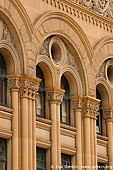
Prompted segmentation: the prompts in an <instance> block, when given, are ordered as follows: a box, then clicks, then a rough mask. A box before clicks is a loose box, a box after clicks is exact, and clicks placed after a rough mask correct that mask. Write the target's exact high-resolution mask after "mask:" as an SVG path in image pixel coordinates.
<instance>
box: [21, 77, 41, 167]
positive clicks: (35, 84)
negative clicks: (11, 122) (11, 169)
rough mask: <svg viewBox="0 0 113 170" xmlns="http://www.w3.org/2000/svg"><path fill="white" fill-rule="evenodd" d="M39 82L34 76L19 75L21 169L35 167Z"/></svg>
mask: <svg viewBox="0 0 113 170" xmlns="http://www.w3.org/2000/svg"><path fill="white" fill-rule="evenodd" d="M39 82H40V79H38V78H35V77H31V76H26V75H23V76H21V77H20V90H21V129H22V143H21V146H22V160H21V163H22V170H31V169H34V170H35V169H36V163H35V162H36V136H35V135H36V134H35V128H36V126H35V125H36V120H35V118H36V117H35V114H36V113H35V98H36V93H37V91H38V88H39ZM34 154H35V155H34ZM34 159H35V160H34ZM34 165H35V167H34Z"/></svg>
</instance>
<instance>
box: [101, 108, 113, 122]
mask: <svg viewBox="0 0 113 170" xmlns="http://www.w3.org/2000/svg"><path fill="white" fill-rule="evenodd" d="M102 110H103V118H104V119H106V120H107V121H108V120H109V121H113V106H108V107H103V108H102Z"/></svg>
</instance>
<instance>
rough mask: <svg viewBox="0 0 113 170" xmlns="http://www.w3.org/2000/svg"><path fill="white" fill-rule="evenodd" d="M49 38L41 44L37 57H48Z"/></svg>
mask: <svg viewBox="0 0 113 170" xmlns="http://www.w3.org/2000/svg"><path fill="white" fill-rule="evenodd" d="M50 39H51V37H48V38H47V39H46V40H45V41H44V42H43V44H42V46H41V48H40V51H39V55H44V56H49V42H50Z"/></svg>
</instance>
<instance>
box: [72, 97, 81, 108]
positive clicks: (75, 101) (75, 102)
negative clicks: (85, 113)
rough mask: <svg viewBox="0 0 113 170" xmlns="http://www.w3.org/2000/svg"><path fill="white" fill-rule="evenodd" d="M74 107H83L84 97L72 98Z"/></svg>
mask: <svg viewBox="0 0 113 170" xmlns="http://www.w3.org/2000/svg"><path fill="white" fill-rule="evenodd" d="M71 106H72V109H74V110H76V109H82V98H73V97H72V98H71Z"/></svg>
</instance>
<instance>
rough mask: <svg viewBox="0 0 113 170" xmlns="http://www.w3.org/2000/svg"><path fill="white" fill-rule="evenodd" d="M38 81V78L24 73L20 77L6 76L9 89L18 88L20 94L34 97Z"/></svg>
mask: <svg viewBox="0 0 113 170" xmlns="http://www.w3.org/2000/svg"><path fill="white" fill-rule="evenodd" d="M39 82H40V79H38V78H32V77H29V76H26V75H23V76H20V77H14V76H12V77H10V76H9V77H8V87H9V88H10V89H11V90H14V89H19V91H20V95H21V96H30V97H31V96H32V97H35V96H36V95H37V91H38V88H39ZM31 94H32V95H31Z"/></svg>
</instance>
